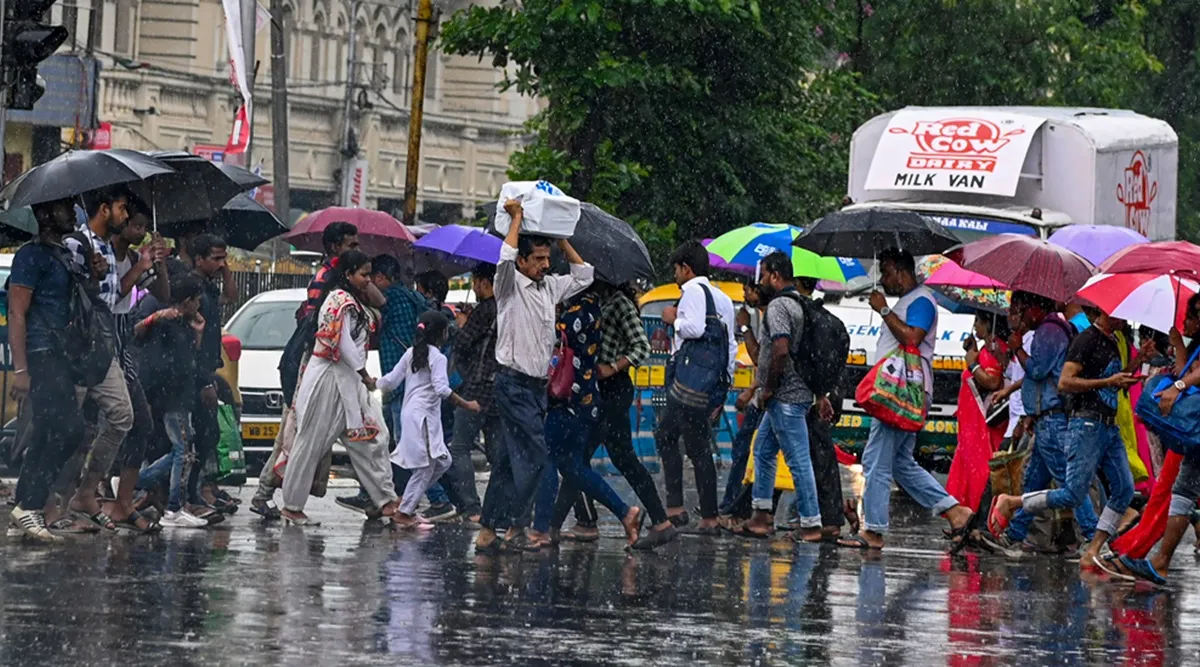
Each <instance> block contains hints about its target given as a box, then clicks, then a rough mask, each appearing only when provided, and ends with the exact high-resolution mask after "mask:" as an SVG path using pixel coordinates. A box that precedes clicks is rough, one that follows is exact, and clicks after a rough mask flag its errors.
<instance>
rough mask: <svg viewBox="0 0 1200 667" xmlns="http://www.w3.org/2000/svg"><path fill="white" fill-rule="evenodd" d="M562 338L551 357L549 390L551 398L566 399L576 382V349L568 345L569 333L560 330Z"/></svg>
mask: <svg viewBox="0 0 1200 667" xmlns="http://www.w3.org/2000/svg"><path fill="white" fill-rule="evenodd" d="M559 335H560V336H561V340H560V341H559V344H558V347H557V348H555V350H554V356H552V357H550V379H549V382H548V383H547V390H548V391H549V392H550V398H556V399H558V400H560V401H561V400H566V399H567V398H570V396H571V387H572V386H574V384H575V351H574V350H572V349H571V346H570V345H567V334H566V333H565V332H560V334H559Z"/></svg>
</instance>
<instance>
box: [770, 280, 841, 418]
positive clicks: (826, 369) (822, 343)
mask: <svg viewBox="0 0 1200 667" xmlns="http://www.w3.org/2000/svg"><path fill="white" fill-rule="evenodd" d="M783 295H784V296H789V297H791V298H793V299H795V300H796V302H797V303H799V304H800V309H801V310H803V311H804V331H803V333H802V334H801V337H800V338H801V340H800V346H799V347H798V348H797V350H796V352H795V353H794V354H793V355H792V361H793V363H795V364H796V372H797V373H799V374H800V377H801V378H804V384H806V385H808V388H809V390H811V391H812V392H813V394H815V395H817V396H824V395H826V394H834V395H835V396H840V391H841V383H842V376H843V375H844V374H845V371H846V358H847V356H848V355H849V354H850V332H849V331H847V330H846V325H845V323H844V322H842V321H841V320H840V319H838V318H837V316H836V315H834V314H833V313H831V312H829V311H828V310H826V309H825V304H824V303H823V302H821V301H814V300H813V299H811V298H809V297H806V296H802V295H800V294H797V293H796V292H791V291H788V292H784V293H783ZM837 407H839V408H840V407H841V406H840V405H839V406H837Z"/></svg>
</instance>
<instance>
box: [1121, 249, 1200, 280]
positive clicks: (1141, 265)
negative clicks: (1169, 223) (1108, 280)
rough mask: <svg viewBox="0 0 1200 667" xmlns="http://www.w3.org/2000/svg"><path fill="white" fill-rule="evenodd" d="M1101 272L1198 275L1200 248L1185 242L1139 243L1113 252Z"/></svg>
mask: <svg viewBox="0 0 1200 667" xmlns="http://www.w3.org/2000/svg"><path fill="white" fill-rule="evenodd" d="M1100 272H1101V273H1155V274H1160V275H1161V274H1164V273H1183V274H1188V275H1192V276H1196V275H1200V247H1197V246H1195V245H1193V244H1191V243H1188V242H1187V241H1160V242H1157V243H1142V244H1140V245H1134V246H1130V247H1128V248H1125V249H1124V250H1119V251H1117V252H1116V253H1115V254H1114V255H1113V256H1111V257H1109V258H1108V259H1107V260H1105V261H1104V263H1103V264H1101V265H1100Z"/></svg>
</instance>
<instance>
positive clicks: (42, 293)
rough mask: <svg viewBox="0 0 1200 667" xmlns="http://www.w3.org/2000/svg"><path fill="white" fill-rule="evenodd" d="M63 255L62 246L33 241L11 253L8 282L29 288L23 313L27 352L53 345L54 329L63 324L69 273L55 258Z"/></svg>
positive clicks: (66, 314) (68, 304) (67, 314)
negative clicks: (30, 296)
mask: <svg viewBox="0 0 1200 667" xmlns="http://www.w3.org/2000/svg"><path fill="white" fill-rule="evenodd" d="M59 256H62V257H64V258H65V257H67V250H66V249H65V248H63V247H62V246H53V245H46V244H43V243H39V242H37V241H34V242H33V243H27V244H25V245H24V246H22V247H21V249H20V250H18V251H17V254H16V255H15V256H14V257H13V264H12V276H11V277H10V279H9V281H10V284H11V285H20V286H21V287H27V288H29V289H30V290H32V291H33V297H32V299H31V300H30V302H29V312H27V313H26V315H25V322H26V326H25V349H26V350H27V351H29V352H37V351H39V350H49V349H52V348H54V347H55V342H56V340H55V336H54V334H53V332H54V331H62V330H64V329H66V328H67V321H68V319H69V318H70V315H71V313H70V310H71V275H70V274H69V273H67V267H66V266H64V265H63V263H62V261H61V260H60V259H58V257H59Z"/></svg>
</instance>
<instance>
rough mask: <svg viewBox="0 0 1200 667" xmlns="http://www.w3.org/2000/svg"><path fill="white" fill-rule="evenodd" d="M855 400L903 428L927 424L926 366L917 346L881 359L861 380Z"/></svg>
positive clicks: (869, 412) (886, 422)
mask: <svg viewBox="0 0 1200 667" xmlns="http://www.w3.org/2000/svg"><path fill="white" fill-rule="evenodd" d="M854 400H855V402H856V403H858V404H859V405H860V406H862V409H863V410H864V411H865V412H866V413H867V414H868V415H870V416H872V417H874V418H875V419H878V420H880V421H882V422H883V423H885V424H887V425H888V426H891V427H894V428H898V429H900V430H901V431H914V432H915V431H920V430H921V428H922V427H923V426H924V425H925V415H926V412H925V408H926V406H925V367H924V364H923V362H922V361H921V353H920V352H919V351H918V350H917V348H915V347H902V348H899V349H897V350H896V351H895V352H893V353H891V354H889V355H888V356H886V357H884V358H883V359H880V360H879V362H878V363H876V364H875V366H874V367H872V368H871V370H870V371H868V372H867V375H866V377H864V378H863V379H862V382H860V383H859V384H858V389H856V390H855V392H854Z"/></svg>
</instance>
